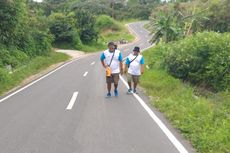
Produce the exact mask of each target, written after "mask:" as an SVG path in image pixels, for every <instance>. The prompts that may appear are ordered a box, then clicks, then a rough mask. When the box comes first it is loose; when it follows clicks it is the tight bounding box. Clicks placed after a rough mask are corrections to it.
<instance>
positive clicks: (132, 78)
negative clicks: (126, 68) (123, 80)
mask: <svg viewBox="0 0 230 153" xmlns="http://www.w3.org/2000/svg"><path fill="white" fill-rule="evenodd" d="M127 80H128V82H132V81H133V82H134V83H139V80H140V75H132V74H129V73H128V74H127Z"/></svg>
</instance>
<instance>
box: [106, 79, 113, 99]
mask: <svg viewBox="0 0 230 153" xmlns="http://www.w3.org/2000/svg"><path fill="white" fill-rule="evenodd" d="M106 83H107V90H108V93H107V95H106V96H107V97H111V87H112V77H106Z"/></svg>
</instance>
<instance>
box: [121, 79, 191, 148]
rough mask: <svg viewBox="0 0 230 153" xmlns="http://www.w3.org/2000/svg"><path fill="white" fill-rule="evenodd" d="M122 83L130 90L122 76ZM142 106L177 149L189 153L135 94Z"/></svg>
mask: <svg viewBox="0 0 230 153" xmlns="http://www.w3.org/2000/svg"><path fill="white" fill-rule="evenodd" d="M120 78H121V80H122V82H123V83H124V84H125V86H126V87H127V88H129V85H128V83H127V82H126V81H125V80H124V78H123V77H122V76H120ZM133 95H134V97H135V98H136V99H137V101H138V102H139V103H140V104H141V106H142V107H143V108H144V109H145V110H146V112H147V113H148V114H149V116H150V117H151V118H152V119H153V120H154V121H155V123H156V124H157V125H158V126H159V127H160V129H161V130H162V131H163V132H164V134H165V135H166V136H167V137H168V139H169V140H170V141H171V143H172V144H173V145H174V146H175V147H176V149H177V150H178V151H179V152H180V153H188V151H187V150H186V149H185V148H184V146H183V145H182V144H181V143H180V142H179V141H178V140H177V138H176V137H175V136H174V135H173V134H172V133H171V131H170V130H169V129H168V128H167V127H166V126H165V125H164V123H163V122H162V121H161V120H160V119H159V118H158V117H157V116H156V114H155V113H154V112H153V111H152V110H151V109H150V108H149V107H148V105H147V104H146V103H145V102H144V101H143V100H142V99H141V97H139V96H138V95H137V94H133Z"/></svg>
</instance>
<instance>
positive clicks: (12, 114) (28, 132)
mask: <svg viewBox="0 0 230 153" xmlns="http://www.w3.org/2000/svg"><path fill="white" fill-rule="evenodd" d="M143 24H144V23H142V22H140V23H134V24H131V25H130V28H131V29H132V30H133V31H134V32H135V33H136V34H137V35H138V37H139V39H138V40H137V41H136V42H135V43H134V44H131V45H127V46H126V47H123V48H120V50H121V51H122V52H123V56H124V57H125V56H127V55H128V53H131V50H132V49H133V47H134V46H136V45H138V46H140V47H141V48H142V49H144V48H147V47H149V46H150V44H149V43H148V40H149V39H150V36H149V35H148V34H149V33H148V32H147V31H146V30H145V29H144V28H143ZM99 57H100V54H99V53H96V54H94V55H91V56H88V57H85V58H82V59H78V60H74V61H72V62H71V63H67V64H65V65H63V66H62V67H60V68H58V69H57V70H55V71H54V72H51V73H50V74H47V75H46V76H44V77H43V78H41V79H39V80H37V81H36V82H33V83H32V84H29V85H27V86H25V87H23V88H21V89H20V90H19V91H16V93H15V92H14V93H11V94H9V95H7V96H5V97H1V98H0V99H1V100H0V153H178V152H183V153H186V152H194V151H193V149H192V147H191V146H190V145H189V144H188V143H187V142H186V141H185V140H184V139H183V138H182V137H181V135H180V134H179V133H178V132H177V131H176V130H174V129H173V128H172V127H171V125H170V124H169V123H168V122H167V120H165V118H164V117H163V115H162V114H161V113H159V112H158V111H157V110H155V109H154V108H151V109H149V107H148V106H149V105H148V98H147V97H146V96H145V95H143V94H142V93H140V94H139V96H137V95H135V96H133V95H127V94H126V91H127V87H126V86H125V84H124V83H123V82H122V81H120V84H119V94H120V95H119V97H118V98H115V97H112V98H109V99H106V98H105V95H106V84H105V72H104V69H103V68H102V66H101V63H100V61H99ZM138 98H139V99H138ZM140 98H141V99H140ZM142 100H143V101H145V102H146V104H147V105H145V103H144V104H143V103H142V104H141V101H142ZM143 101H142V102H143ZM151 114H152V116H151ZM153 115H156V116H157V119H155V120H154V116H153ZM156 116H155V117H156ZM158 119H159V120H158ZM159 121H160V123H159Z"/></svg>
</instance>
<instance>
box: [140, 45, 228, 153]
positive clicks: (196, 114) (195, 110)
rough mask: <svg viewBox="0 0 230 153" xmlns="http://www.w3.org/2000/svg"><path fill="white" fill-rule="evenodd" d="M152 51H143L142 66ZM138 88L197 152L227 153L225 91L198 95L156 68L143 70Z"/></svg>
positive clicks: (148, 60)
mask: <svg viewBox="0 0 230 153" xmlns="http://www.w3.org/2000/svg"><path fill="white" fill-rule="evenodd" d="M152 51H153V50H152V49H150V50H148V51H146V52H144V57H145V60H146V64H148V63H149V62H150V60H151V59H150V58H151V56H153V55H154V53H153V52H152ZM141 86H142V87H144V88H145V89H146V92H147V94H148V95H150V96H151V99H152V100H151V104H152V105H153V106H155V107H156V108H158V109H159V110H160V111H161V112H163V113H164V114H165V115H166V117H167V118H168V119H169V120H170V121H171V122H172V124H173V126H174V127H175V128H177V129H179V130H180V131H181V133H182V134H183V135H184V136H185V137H186V138H187V139H189V140H190V141H191V143H192V145H193V146H194V148H195V149H196V150H197V151H198V152H200V153H228V152H230V93H229V92H227V91H226V92H221V93H210V92H207V91H206V92H203V93H206V94H205V95H204V94H201V92H200V91H199V90H198V89H196V88H195V87H193V86H191V85H189V84H186V83H183V82H182V81H181V80H179V79H175V78H174V77H172V76H171V75H169V74H168V73H167V72H166V71H165V70H162V69H160V68H156V67H153V68H152V69H150V70H146V72H145V74H144V75H143V76H142V78H141Z"/></svg>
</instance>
